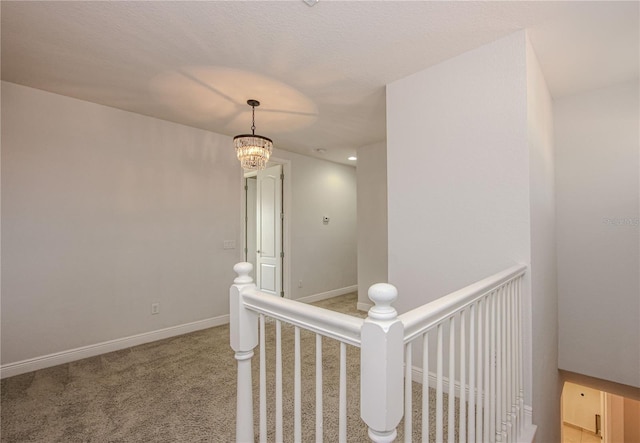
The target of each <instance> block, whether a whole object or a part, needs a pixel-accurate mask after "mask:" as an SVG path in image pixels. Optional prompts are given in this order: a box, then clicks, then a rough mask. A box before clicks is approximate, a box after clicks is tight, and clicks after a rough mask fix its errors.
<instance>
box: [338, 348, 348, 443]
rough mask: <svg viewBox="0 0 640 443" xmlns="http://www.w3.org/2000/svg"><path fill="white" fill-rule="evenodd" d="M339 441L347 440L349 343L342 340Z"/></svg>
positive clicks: (341, 442)
mask: <svg viewBox="0 0 640 443" xmlns="http://www.w3.org/2000/svg"><path fill="white" fill-rule="evenodd" d="M338 441H339V442H340V443H346V442H347V345H346V344H345V343H342V342H340V415H339V418H338Z"/></svg>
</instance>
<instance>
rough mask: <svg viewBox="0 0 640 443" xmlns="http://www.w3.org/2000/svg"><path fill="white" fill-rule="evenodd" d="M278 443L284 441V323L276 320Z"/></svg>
mask: <svg viewBox="0 0 640 443" xmlns="http://www.w3.org/2000/svg"><path fill="white" fill-rule="evenodd" d="M276 441H277V442H281V441H283V430H282V323H281V322H280V320H276Z"/></svg>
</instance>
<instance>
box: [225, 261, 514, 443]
mask: <svg viewBox="0 0 640 443" xmlns="http://www.w3.org/2000/svg"><path fill="white" fill-rule="evenodd" d="M526 269H527V268H526V266H524V265H518V266H514V267H512V268H510V269H508V270H506V271H503V272H500V273H498V274H495V275H494V276H492V277H489V278H486V279H484V280H481V281H479V282H477V283H474V284H472V285H470V286H467V287H466V288H464V289H461V290H459V291H456V292H453V293H451V294H449V295H447V296H445V297H442V298H439V299H437V300H435V301H433V302H431V303H428V304H426V305H423V306H420V307H418V308H416V309H413V310H411V311H409V312H406V313H404V314H402V315H398V313H397V312H396V310H395V309H394V308H393V306H392V304H393V302H394V301H395V300H396V299H397V296H398V293H397V290H396V289H395V288H394V287H393V286H391V285H389V284H385V283H379V284H376V285H373V286H372V287H371V288H370V289H369V298H370V299H371V300H372V301H373V302H374V306H373V307H372V308H371V309H370V310H369V313H368V317H367V318H366V319H361V318H357V317H353V316H349V315H346V314H341V313H338V312H334V311H329V310H327V309H323V308H319V307H316V306H312V305H308V304H304V303H300V302H296V301H293V300H288V299H283V298H280V297H276V296H273V295H270V294H266V293H263V292H260V291H258V290H257V289H256V286H255V285H254V284H253V281H252V279H251V277H250V276H249V273H250V272H251V270H252V265H251V264H250V263H238V264H237V265H235V266H234V271H235V272H236V273H237V274H238V277H236V279H235V280H234V284H233V285H232V286H231V290H230V336H231V347H232V349H233V350H234V351H235V358H236V360H237V362H238V380H237V383H238V385H237V422H236V441H238V442H253V441H254V419H253V392H252V367H251V361H252V357H253V355H254V349H255V347H256V346H258V345H260V351H259V378H260V380H259V383H258V386H259V394H258V402H259V407H258V411H259V422H258V423H259V425H258V431H259V441H260V442H266V441H267V435H268V430H267V392H266V391H267V389H266V354H265V349H266V347H265V331H266V328H265V324H266V322H267V319H272V320H273V322H274V323H275V352H276V355H275V441H276V442H281V441H283V437H284V435H283V432H284V426H283V393H282V392H283V390H282V389H283V381H282V372H283V371H282V345H281V341H282V326H283V324H289V325H292V326H293V328H294V334H295V335H294V371H293V372H294V375H293V379H294V380H293V382H294V396H293V397H294V399H293V404H294V405H293V411H294V413H293V440H294V441H295V442H301V441H302V411H301V403H302V401H301V399H302V391H301V379H302V375H301V372H302V371H301V365H302V362H301V357H300V356H301V350H300V343H301V340H300V331H301V330H307V331H310V332H312V333H314V334H315V344H316V348H315V357H316V358H315V386H316V389H315V392H316V398H315V441H316V442H322V441H323V436H324V425H323V395H322V394H323V365H322V342H323V339H324V338H328V339H333V340H337V341H338V342H339V343H340V358H339V360H340V363H339V368H340V369H339V374H340V376H339V407H338V409H339V411H338V416H339V419H338V422H339V425H338V427H339V430H338V440H339V441H340V442H346V441H347V406H348V405H347V366H346V356H347V346H355V347H357V348H360V417H361V418H362V420H363V421H364V422H365V423H366V425H367V427H368V436H369V438H370V439H371V440H372V441H373V442H377V443H387V442H392V441H394V440H395V438H396V436H397V426H398V424H399V423H400V422H401V420H402V418H403V416H404V427H403V430H404V440H405V442H411V441H412V437H413V434H414V429H413V423H412V422H413V418H412V416H413V409H414V405H413V401H412V400H413V384H412V380H413V379H414V378H415V377H414V375H415V374H418V375H421V377H418V380H417V381H419V382H422V402H421V404H420V405H416V407H420V408H421V411H420V415H421V424H422V435H421V440H422V441H423V442H428V441H429V438H430V435H429V434H430V432H429V431H430V428H431V426H430V425H431V423H432V420H431V418H430V414H431V411H430V409H432V408H430V404H429V400H430V397H431V395H432V393H431V392H430V389H429V388H430V386H431V385H433V387H434V390H435V411H434V412H435V441H437V442H443V441H445V435H446V441H448V442H454V441H457V442H467V441H469V442H474V441H477V442H494V441H495V442H511V441H517V439H518V437H519V436H520V435H522V430H523V425H524V417H523V415H524V379H523V363H522V345H521V344H522V320H521V308H522V279H523V276H524V274H525V272H526ZM445 341H446V343H447V347H446V348H445V346H444V343H445ZM434 343H435V346H433V344H434ZM414 345H415V346H422V348H421V350H422V361H421V367H420V366H418V367H414V366H413V358H412V357H413V355H412V354H413V347H414ZM431 369H435V370H434V371H431ZM445 371H446V373H447V374H448V376H447V377H445V375H444V374H445ZM445 385H446V388H447V397H446V398H447V399H449V401H448V404H447V406H446V413H447V423H446V428H445V421H444V413H445V405H444V400H445ZM456 398H457V399H458V407H457V414H456V407H455V401H453V399H456ZM456 417H457V418H456ZM456 422H457V425H456ZM445 431H446V433H445ZM431 438H432V439H433V436H431Z"/></svg>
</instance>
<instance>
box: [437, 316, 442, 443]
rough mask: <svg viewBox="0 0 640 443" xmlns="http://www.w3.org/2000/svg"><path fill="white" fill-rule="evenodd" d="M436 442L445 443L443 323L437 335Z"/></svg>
mask: <svg viewBox="0 0 640 443" xmlns="http://www.w3.org/2000/svg"><path fill="white" fill-rule="evenodd" d="M436 339H437V344H436V441H437V442H438V443H440V442H442V441H444V429H443V428H444V401H443V397H444V394H443V392H442V359H443V357H442V323H438V327H437V333H436Z"/></svg>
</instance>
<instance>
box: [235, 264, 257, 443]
mask: <svg viewBox="0 0 640 443" xmlns="http://www.w3.org/2000/svg"><path fill="white" fill-rule="evenodd" d="M252 269H253V265H252V264H251V263H238V264H237V265H235V266H234V267H233V270H234V271H235V272H236V274H238V276H237V277H236V278H235V279H234V281H233V282H234V284H233V285H232V286H231V289H230V290H229V318H230V324H229V328H230V330H229V335H230V338H231V349H233V350H234V351H235V358H236V360H237V361H238V384H237V405H236V417H237V418H236V441H239V442H249V441H251V442H252V441H253V394H252V392H251V389H252V383H251V357H253V348H255V347H256V346H257V345H258V316H257V315H256V313H255V312H252V311H251V310H249V309H247V307H246V306H245V304H244V302H243V296H242V290H243V289H244V288H247V287H255V285H254V284H253V280H252V278H251V277H250V276H249V273H250V272H251V271H252Z"/></svg>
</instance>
